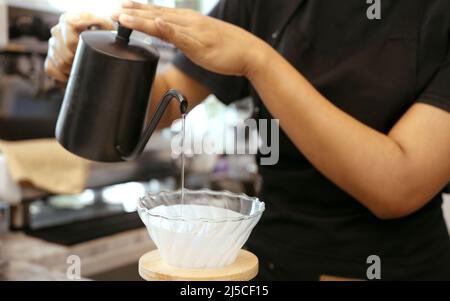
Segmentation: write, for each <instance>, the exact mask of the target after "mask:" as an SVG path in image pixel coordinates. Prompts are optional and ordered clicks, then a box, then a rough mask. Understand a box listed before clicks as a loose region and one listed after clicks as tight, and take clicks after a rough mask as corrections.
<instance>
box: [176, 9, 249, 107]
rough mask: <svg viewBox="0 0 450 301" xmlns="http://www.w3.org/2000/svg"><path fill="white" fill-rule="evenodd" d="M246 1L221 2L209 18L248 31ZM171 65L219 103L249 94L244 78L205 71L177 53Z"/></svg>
mask: <svg viewBox="0 0 450 301" xmlns="http://www.w3.org/2000/svg"><path fill="white" fill-rule="evenodd" d="M250 2H251V1H247V0H221V1H220V2H219V3H218V4H217V5H216V6H215V7H214V8H213V10H212V11H211V12H210V13H209V16H211V17H214V18H217V19H220V20H223V21H226V22H228V23H232V24H234V25H237V26H240V27H242V28H244V29H247V30H248V29H249V27H250V22H251V18H250V17H251V7H250ZM172 64H173V65H174V66H175V67H176V68H178V69H179V70H180V71H182V72H183V73H185V74H187V75H189V76H190V77H192V78H193V79H195V80H197V81H198V82H199V83H201V84H203V85H204V86H206V87H207V88H208V89H209V90H210V91H211V93H213V94H214V95H215V96H216V97H217V98H218V99H220V101H222V102H223V103H225V104H229V103H231V102H232V101H234V100H238V99H242V98H244V97H246V96H248V95H249V94H250V85H249V82H248V80H247V79H246V78H245V77H237V76H225V75H220V74H217V73H213V72H210V71H207V70H205V69H203V68H201V67H199V66H198V65H196V64H194V63H193V62H192V61H191V60H189V59H188V58H187V57H186V56H185V55H184V54H182V53H179V54H177V56H176V57H175V59H174V61H173V62H172Z"/></svg>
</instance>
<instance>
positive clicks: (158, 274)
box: [139, 250, 258, 281]
mask: <svg viewBox="0 0 450 301" xmlns="http://www.w3.org/2000/svg"><path fill="white" fill-rule="evenodd" d="M139 275H141V277H142V278H144V279H145V280H151V281H248V280H251V279H253V278H255V276H256V275H258V257H256V256H255V255H254V254H253V253H251V252H249V251H246V250H240V251H239V254H238V257H237V258H236V261H235V262H234V263H233V264H231V265H229V266H226V267H222V268H217V269H185V268H176V267H172V266H169V265H167V264H166V263H164V262H163V260H162V259H161V257H160V256H159V251H158V250H154V251H151V252H149V253H146V254H144V255H143V256H142V257H141V258H140V259H139Z"/></svg>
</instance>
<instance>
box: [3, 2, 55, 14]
mask: <svg viewBox="0 0 450 301" xmlns="http://www.w3.org/2000/svg"><path fill="white" fill-rule="evenodd" d="M0 3H1V0H0ZM6 5H8V6H11V7H15V8H21V9H27V10H33V11H39V12H44V13H51V14H61V13H62V11H61V10H59V9H57V8H55V7H54V6H52V5H51V4H50V2H49V1H48V0H6Z"/></svg>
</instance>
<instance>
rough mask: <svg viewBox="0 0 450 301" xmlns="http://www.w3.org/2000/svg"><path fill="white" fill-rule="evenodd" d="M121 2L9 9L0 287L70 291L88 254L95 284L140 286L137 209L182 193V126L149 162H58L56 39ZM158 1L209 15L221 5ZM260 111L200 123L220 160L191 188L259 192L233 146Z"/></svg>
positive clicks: (63, 0) (5, 12) (190, 175)
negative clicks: (84, 14)
mask: <svg viewBox="0 0 450 301" xmlns="http://www.w3.org/2000/svg"><path fill="white" fill-rule="evenodd" d="M120 2H121V1H120V0H0V279H3V280H67V276H66V270H67V267H68V263H67V258H68V256H69V255H76V256H79V257H80V259H81V276H82V278H83V279H93V280H139V279H140V277H139V276H138V273H137V260H138V258H139V257H140V256H141V255H142V254H144V253H145V252H147V251H149V250H150V249H152V248H154V245H153V244H152V242H151V241H150V239H149V238H148V234H147V232H146V230H145V229H144V225H143V223H142V222H141V221H140V220H139V217H138V215H137V214H136V212H135V211H136V200H137V198H138V197H139V196H142V195H144V194H145V193H146V192H158V191H161V190H175V189H179V188H180V158H178V157H176V156H173V155H172V153H171V139H172V138H173V137H174V135H176V134H177V133H179V131H180V129H181V125H180V122H175V123H174V124H173V125H172V126H171V127H170V128H167V129H164V130H161V131H159V132H158V133H156V134H154V135H153V136H152V139H151V140H150V142H149V144H148V146H147V148H146V151H145V152H144V154H143V155H142V156H141V157H140V158H139V159H138V160H137V161H133V162H124V163H117V164H102V163H93V162H89V163H86V162H79V161H76V160H75V159H73V158H71V159H70V160H69V159H67V160H66V158H65V157H61V158H60V156H59V155H58V154H59V153H58V151H59V150H58V149H57V145H56V143H55V141H54V139H53V137H54V130H55V123H56V119H57V116H58V112H59V108H60V106H61V102H62V99H63V96H64V88H62V87H60V86H59V85H58V84H57V83H55V82H54V81H53V80H52V79H51V78H49V77H47V76H46V74H45V72H44V60H45V57H46V53H47V44H48V39H49V37H50V28H51V27H52V26H54V25H55V24H56V23H57V22H58V18H59V16H60V15H61V14H62V13H64V12H80V11H90V12H92V13H95V14H98V15H103V16H109V15H110V13H111V12H112V11H113V10H115V9H117V8H119V6H120ZM150 2H152V3H156V4H159V5H165V6H172V7H174V6H177V7H186V8H192V9H195V10H198V11H201V12H202V13H208V12H209V11H210V10H211V8H212V7H214V5H215V4H216V3H217V0H154V1H150ZM133 34H135V36H136V37H137V38H140V39H144V40H145V41H147V42H148V43H151V44H153V45H155V46H156V47H157V48H158V49H159V51H160V54H161V61H160V65H159V68H161V69H163V68H164V67H165V66H167V64H168V63H169V62H170V60H171V59H172V58H173V57H174V55H175V54H176V51H177V50H176V49H175V48H174V47H173V46H171V45H169V44H166V43H163V42H161V41H159V40H157V39H154V38H152V37H149V36H145V35H142V34H138V33H133ZM253 112H254V108H253V104H252V102H251V100H250V99H242V100H239V101H237V102H235V103H233V104H231V105H229V106H228V107H226V106H224V105H223V104H222V103H220V102H219V101H218V100H217V99H216V98H215V97H214V96H210V97H208V98H207V99H206V100H205V101H204V103H202V104H201V105H199V106H197V107H196V108H195V109H194V110H193V111H192V112H191V113H190V114H189V115H188V118H187V127H188V132H189V133H191V135H192V136H193V138H192V139H194V140H195V139H201V138H202V137H205V136H208V137H209V138H210V139H211V138H213V139H215V140H216V141H215V144H214V145H215V147H216V153H217V154H215V155H195V156H193V155H190V156H189V157H188V159H187V167H186V187H187V188H191V189H196V188H210V189H214V190H223V189H225V190H229V191H233V192H244V193H246V194H248V195H256V194H257V193H258V190H259V188H260V186H261V181H260V178H259V177H258V175H257V166H256V164H255V158H254V156H252V155H234V156H227V155H225V154H224V148H225V145H227V147H230V146H231V147H232V146H233V145H235V144H238V143H245V142H247V140H248V139H250V137H253V136H252V135H254V134H255V133H248V135H246V136H245V137H241V138H242V139H244V141H238V137H236V135H235V134H234V133H235V132H236V129H237V128H239V127H243V126H244V124H243V122H244V120H245V119H246V118H248V117H250V116H252V114H253ZM194 120H195V122H194ZM49 179H52V180H53V182H51V181H49ZM49 183H50V184H49ZM446 198H447V201H446V205H445V212H446V214H447V216H448V217H450V216H449V215H450V206H449V203H450V200H449V198H448V197H446ZM447 219H448V218H447Z"/></svg>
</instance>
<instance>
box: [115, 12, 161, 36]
mask: <svg viewBox="0 0 450 301" xmlns="http://www.w3.org/2000/svg"><path fill="white" fill-rule="evenodd" d="M119 22H120V24H121V25H123V26H125V27H127V28H130V29H133V30H137V31H140V32H144V33H147V34H149V35H151V36H156V37H159V38H160V37H161V33H160V32H159V30H158V29H157V28H156V27H155V22H154V21H153V20H149V19H146V18H141V17H135V16H129V15H125V14H121V15H120V17H119Z"/></svg>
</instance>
